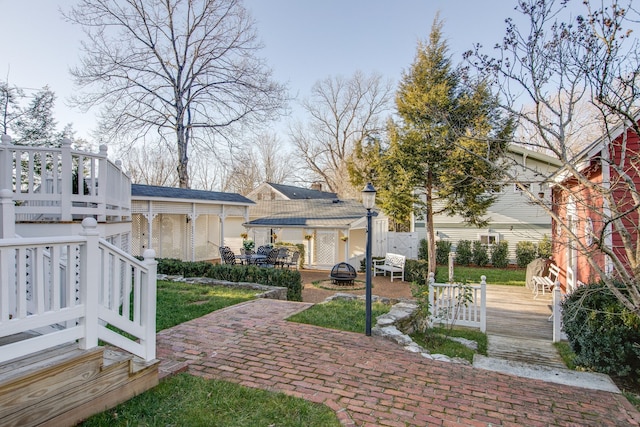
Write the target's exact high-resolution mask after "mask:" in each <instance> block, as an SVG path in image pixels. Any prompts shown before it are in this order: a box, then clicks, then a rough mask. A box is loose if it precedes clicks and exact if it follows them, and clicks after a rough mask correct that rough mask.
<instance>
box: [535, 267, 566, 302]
mask: <svg viewBox="0 0 640 427" xmlns="http://www.w3.org/2000/svg"><path fill="white" fill-rule="evenodd" d="M559 275H560V267H558V266H557V265H555V264H550V265H549V273H548V274H547V275H546V276H533V277H532V278H531V280H533V294H534V295H535V296H534V297H533V298H534V299H535V298H538V293H539V292H540V290H541V289H542V295H544V293H545V291H549V292H551V291H552V290H553V287H554V286H555V284H556V281H557V280H558V276H559Z"/></svg>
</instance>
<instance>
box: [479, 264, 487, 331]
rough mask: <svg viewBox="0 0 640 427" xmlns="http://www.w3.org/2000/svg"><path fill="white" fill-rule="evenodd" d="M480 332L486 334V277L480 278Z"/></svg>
mask: <svg viewBox="0 0 640 427" xmlns="http://www.w3.org/2000/svg"><path fill="white" fill-rule="evenodd" d="M480 332H487V276H480Z"/></svg>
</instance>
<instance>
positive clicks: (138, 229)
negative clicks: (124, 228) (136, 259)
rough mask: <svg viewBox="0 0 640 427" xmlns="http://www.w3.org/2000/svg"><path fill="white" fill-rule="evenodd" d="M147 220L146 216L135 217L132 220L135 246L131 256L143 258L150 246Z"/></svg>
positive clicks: (132, 248)
mask: <svg viewBox="0 0 640 427" xmlns="http://www.w3.org/2000/svg"><path fill="white" fill-rule="evenodd" d="M147 228H148V227H147V218H145V216H144V215H133V217H132V218H131V235H132V238H133V242H134V244H133V245H132V247H131V255H133V256H142V254H143V253H144V250H145V249H146V248H147V247H148V246H149V241H148V236H147Z"/></svg>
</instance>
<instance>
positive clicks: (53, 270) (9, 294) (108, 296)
mask: <svg viewBox="0 0 640 427" xmlns="http://www.w3.org/2000/svg"><path fill="white" fill-rule="evenodd" d="M82 227H83V232H82V233H81V234H80V235H79V236H72V237H46V238H8V239H0V337H9V336H15V337H18V338H16V339H18V340H17V341H15V342H12V343H10V344H5V345H2V346H0V362H4V361H7V360H10V359H14V358H16V357H21V356H24V355H28V354H31V353H35V352H37V351H41V350H45V349H48V348H52V347H55V346H57V345H59V344H63V343H68V342H75V341H78V342H79V347H80V348H83V349H89V348H93V347H96V346H97V345H98V340H99V339H100V340H103V341H105V342H107V343H109V344H112V345H114V346H117V347H120V348H122V349H124V350H127V351H129V352H130V353H133V354H135V355H137V356H139V357H141V358H143V359H145V360H147V361H149V360H153V359H155V347H156V339H155V336H156V335H155V328H156V321H155V316H156V311H155V307H156V267H157V262H156V261H155V259H154V258H155V252H154V251H153V250H147V251H146V252H145V254H144V260H143V261H139V260H137V259H136V258H134V257H132V256H131V255H129V254H127V253H126V252H123V251H122V250H120V249H118V248H117V247H115V246H113V245H111V244H110V243H108V242H107V241H106V240H103V239H100V237H99V235H98V231H97V222H96V220H95V219H94V218H85V219H84V220H83V221H82ZM107 325H111V326H112V327H115V328H117V329H118V330H119V331H118V332H116V331H113V330H112V329H109V328H107ZM125 334H129V335H130V336H133V338H131V337H128V336H126V335H125Z"/></svg>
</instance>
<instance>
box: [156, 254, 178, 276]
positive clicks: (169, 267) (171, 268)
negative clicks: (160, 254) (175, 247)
mask: <svg viewBox="0 0 640 427" xmlns="http://www.w3.org/2000/svg"><path fill="white" fill-rule="evenodd" d="M156 261H158V274H168V275H170V276H175V275H180V276H182V275H183V271H184V270H183V269H184V263H183V262H182V260H179V259H176V258H157V259H156Z"/></svg>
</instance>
